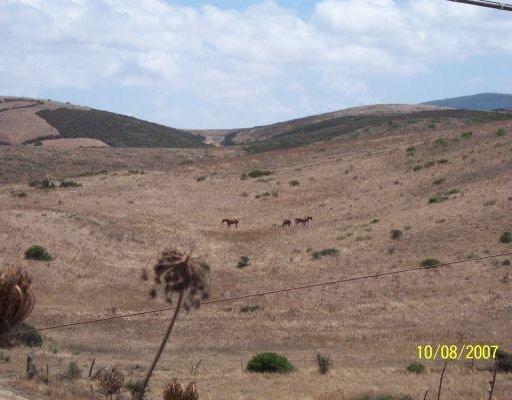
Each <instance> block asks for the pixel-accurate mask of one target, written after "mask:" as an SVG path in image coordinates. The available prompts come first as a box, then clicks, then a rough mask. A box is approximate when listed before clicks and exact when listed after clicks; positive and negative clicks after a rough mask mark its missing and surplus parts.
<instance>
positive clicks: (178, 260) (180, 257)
mask: <svg viewBox="0 0 512 400" xmlns="http://www.w3.org/2000/svg"><path fill="white" fill-rule="evenodd" d="M153 271H154V273H155V286H154V287H153V289H151V291H150V296H152V297H156V296H157V293H158V290H157V289H158V288H159V287H160V285H163V295H164V299H165V300H166V301H167V302H168V303H171V304H172V300H173V297H175V296H176V295H177V296H178V300H177V303H176V307H175V309H174V313H173V315H172V318H171V321H170V323H169V327H168V328H167V331H166V333H165V335H164V338H163V340H162V343H161V344H160V348H159V349H158V352H157V354H156V356H155V359H154V360H153V363H152V364H151V367H150V368H149V370H148V373H147V375H146V378H145V380H144V384H143V386H142V389H141V392H140V394H139V397H138V398H139V399H142V398H143V393H144V392H145V390H146V387H147V385H148V383H149V380H150V378H151V375H152V374H153V371H154V369H155V367H156V365H157V363H158V360H159V359H160V356H161V355H162V352H163V350H164V348H165V345H166V344H167V341H168V340H169V337H170V335H171V332H172V329H173V327H174V323H175V322H176V318H177V317H178V314H179V312H180V309H181V306H183V307H185V308H186V309H187V310H189V309H190V308H199V306H200V305H201V301H202V300H206V299H208V296H209V293H210V282H209V272H210V266H209V265H208V264H207V263H205V262H204V261H200V260H197V259H195V258H192V257H191V256H190V254H185V253H183V252H181V251H180V250H178V249H176V248H169V249H166V250H164V251H163V252H162V254H161V255H160V257H159V258H158V262H157V263H156V265H155V266H154V268H153Z"/></svg>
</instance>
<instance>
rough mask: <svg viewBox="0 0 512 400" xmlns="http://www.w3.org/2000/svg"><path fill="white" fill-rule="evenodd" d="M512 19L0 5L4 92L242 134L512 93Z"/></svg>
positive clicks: (324, 5) (182, 3) (139, 5)
mask: <svg viewBox="0 0 512 400" xmlns="http://www.w3.org/2000/svg"><path fill="white" fill-rule="evenodd" d="M511 14H512V13H507V12H504V11H499V10H491V9H485V8H481V7H475V6H469V5H464V4H457V3H453V2H449V1H446V0H402V1H393V0H303V1H292V0H251V1H242V0H220V1H201V0H174V1H171V0H167V1H165V0H140V1H136V2H135V1H132V0H94V1H91V0H0V37H1V38H2V41H1V42H0V94H1V95H15V96H29V97H40V98H51V99H55V100H60V101H69V102H72V103H76V104H81V105H87V106H91V107H96V108H100V109H105V110H109V111H113V112H119V113H123V114H128V115H134V116H136V117H139V118H143V119H147V120H150V121H154V122H159V123H163V124H166V125H170V126H175V127H179V128H234V127H246V126H253V125H261V124H265V123H271V122H277V121H282V120H286V119H290V118H296V117H301V116H305V115H311V114H316V113H321V112H327V111H332V110H337V109H342V108H347V107H353V106H359V105H365V104H374V103H418V102H422V101H428V100H432V99H438V98H445V97H453V96H459V95H466V94H473V93H479V92H502V93H510V92H512V74H511V72H510V71H511V70H512V41H510V40H505V38H510V37H512V15H511Z"/></svg>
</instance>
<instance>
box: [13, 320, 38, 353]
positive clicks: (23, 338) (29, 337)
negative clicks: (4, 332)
mask: <svg viewBox="0 0 512 400" xmlns="http://www.w3.org/2000/svg"><path fill="white" fill-rule="evenodd" d="M33 329H35V328H34V327H33V326H32V325H30V324H27V323H26V322H22V323H20V324H18V325H17V326H16V331H17V336H16V337H17V341H18V342H19V343H21V344H22V345H24V346H28V347H41V346H42V345H43V337H42V336H41V334H40V333H39V332H30V331H32V330H33Z"/></svg>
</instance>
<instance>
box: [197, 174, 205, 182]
mask: <svg viewBox="0 0 512 400" xmlns="http://www.w3.org/2000/svg"><path fill="white" fill-rule="evenodd" d="M205 180H206V175H201V176H198V177H197V178H196V181H197V182H203V181H205Z"/></svg>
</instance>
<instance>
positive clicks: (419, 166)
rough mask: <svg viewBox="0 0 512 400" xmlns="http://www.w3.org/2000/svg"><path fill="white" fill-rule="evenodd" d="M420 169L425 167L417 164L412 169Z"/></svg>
mask: <svg viewBox="0 0 512 400" xmlns="http://www.w3.org/2000/svg"><path fill="white" fill-rule="evenodd" d="M420 169H423V165H415V166H414V168H413V169H412V170H413V171H419V170H420Z"/></svg>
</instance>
